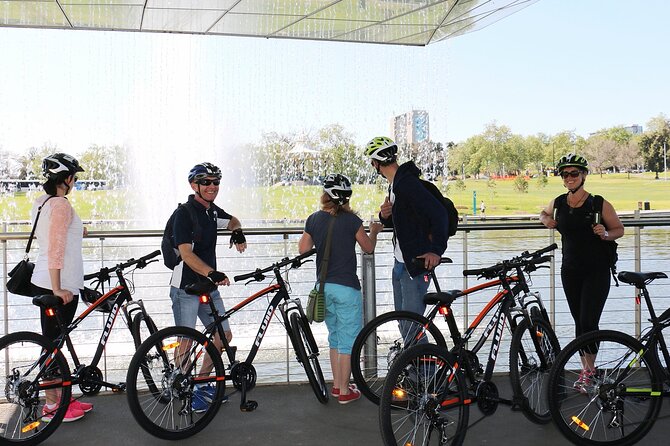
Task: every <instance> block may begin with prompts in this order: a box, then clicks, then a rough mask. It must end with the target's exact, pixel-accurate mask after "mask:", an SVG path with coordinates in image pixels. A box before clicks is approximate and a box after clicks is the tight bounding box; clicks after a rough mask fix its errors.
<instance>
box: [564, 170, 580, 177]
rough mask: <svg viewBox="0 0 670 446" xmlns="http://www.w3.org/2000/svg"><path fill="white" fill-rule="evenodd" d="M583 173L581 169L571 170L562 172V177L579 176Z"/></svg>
mask: <svg viewBox="0 0 670 446" xmlns="http://www.w3.org/2000/svg"><path fill="white" fill-rule="evenodd" d="M580 173H582V172H581V171H580V170H571V171H570V172H565V171H563V172H561V178H563V179H566V178H567V177H572V178H577V177H578V176H579V174H580Z"/></svg>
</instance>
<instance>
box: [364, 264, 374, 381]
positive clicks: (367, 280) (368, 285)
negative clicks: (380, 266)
mask: <svg viewBox="0 0 670 446" xmlns="http://www.w3.org/2000/svg"><path fill="white" fill-rule="evenodd" d="M361 275H362V276H363V278H362V282H363V286H362V292H363V325H365V324H367V323H368V322H370V321H371V320H372V319H374V318H375V317H376V316H377V286H376V275H375V255H374V253H372V254H365V253H362V254H361ZM363 349H364V354H363V357H364V358H365V359H364V370H366V371H372V373H375V372H376V370H375V371H373V368H374V367H375V364H376V358H377V343H376V340H375V339H374V337H372V336H370V337H368V339H367V341H366V344H365V346H364V347H363ZM366 373H367V372H366Z"/></svg>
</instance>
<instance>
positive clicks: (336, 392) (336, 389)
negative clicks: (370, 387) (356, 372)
mask: <svg viewBox="0 0 670 446" xmlns="http://www.w3.org/2000/svg"><path fill="white" fill-rule="evenodd" d="M353 389H358V386H357V385H356V384H354V383H351V384H349V391H352V390H353ZM330 394H331V395H332V396H333V397H334V398H337V397H338V396H340V388H339V387H333V388H332V390H331V391H330Z"/></svg>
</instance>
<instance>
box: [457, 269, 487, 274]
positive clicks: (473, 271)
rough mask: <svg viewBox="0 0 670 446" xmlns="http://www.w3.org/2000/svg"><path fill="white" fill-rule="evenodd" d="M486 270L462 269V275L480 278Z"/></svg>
mask: <svg viewBox="0 0 670 446" xmlns="http://www.w3.org/2000/svg"><path fill="white" fill-rule="evenodd" d="M487 269H488V268H478V269H464V270H463V275H464V276H481V275H482V274H484V271H486V270H487Z"/></svg>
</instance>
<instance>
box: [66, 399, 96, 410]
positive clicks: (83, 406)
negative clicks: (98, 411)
mask: <svg viewBox="0 0 670 446" xmlns="http://www.w3.org/2000/svg"><path fill="white" fill-rule="evenodd" d="M70 407H74V408H75V409H79V410H81V411H82V412H84V413H89V412H90V411H92V410H93V404H91V403H85V402H83V401H79V400H76V399H74V398H70Z"/></svg>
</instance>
